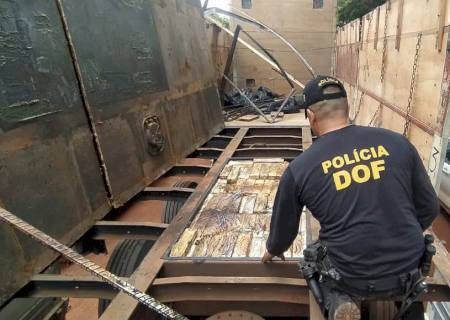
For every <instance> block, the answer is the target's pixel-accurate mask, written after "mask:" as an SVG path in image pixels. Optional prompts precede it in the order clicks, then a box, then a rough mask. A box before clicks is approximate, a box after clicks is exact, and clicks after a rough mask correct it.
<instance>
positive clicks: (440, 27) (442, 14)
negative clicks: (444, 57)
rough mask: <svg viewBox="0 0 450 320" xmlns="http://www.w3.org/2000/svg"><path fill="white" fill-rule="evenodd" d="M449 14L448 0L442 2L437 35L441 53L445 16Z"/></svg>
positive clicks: (437, 46)
mask: <svg viewBox="0 0 450 320" xmlns="http://www.w3.org/2000/svg"><path fill="white" fill-rule="evenodd" d="M446 12H447V0H440V2H439V13H438V30H437V35H436V49H437V50H438V51H439V52H441V51H442V45H443V43H444V33H445V14H446Z"/></svg>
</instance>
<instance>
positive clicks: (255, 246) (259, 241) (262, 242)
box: [248, 235, 266, 258]
mask: <svg viewBox="0 0 450 320" xmlns="http://www.w3.org/2000/svg"><path fill="white" fill-rule="evenodd" d="M265 252H266V238H265V237H263V236H260V235H256V236H254V237H253V239H252V243H251V245H250V252H249V255H248V256H249V257H250V258H261V257H262V256H263V255H264V253H265Z"/></svg>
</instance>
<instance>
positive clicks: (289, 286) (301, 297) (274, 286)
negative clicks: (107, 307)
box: [149, 276, 309, 304]
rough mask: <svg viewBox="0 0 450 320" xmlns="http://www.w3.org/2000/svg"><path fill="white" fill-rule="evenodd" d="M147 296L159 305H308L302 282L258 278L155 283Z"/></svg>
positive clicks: (182, 278) (165, 279) (219, 278)
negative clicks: (175, 303) (191, 303)
mask: <svg viewBox="0 0 450 320" xmlns="http://www.w3.org/2000/svg"><path fill="white" fill-rule="evenodd" d="M149 292H150V294H151V295H153V296H154V297H155V298H156V299H158V300H159V301H161V302H163V303H173V302H179V301H242V302H245V301H247V302H249V301H265V302H283V303H293V304H308V303H309V293H308V287H307V284H306V281H305V280H303V279H289V278H273V277H269V278H262V277H233V276H231V277H204V276H200V277H176V278H164V279H156V280H155V281H154V282H153V284H152V286H151V287H150V291H149Z"/></svg>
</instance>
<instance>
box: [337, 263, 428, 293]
mask: <svg viewBox="0 0 450 320" xmlns="http://www.w3.org/2000/svg"><path fill="white" fill-rule="evenodd" d="M420 278H421V273H420V271H419V269H414V270H412V271H410V272H407V273H403V274H400V275H395V276H388V277H384V278H380V279H376V280H365V279H351V278H345V277H341V278H340V279H339V280H338V281H336V280H333V279H331V281H332V282H333V283H334V285H335V286H336V287H337V288H339V289H342V290H344V291H347V292H349V293H352V294H355V295H358V296H367V297H370V296H378V295H381V296H386V295H388V296H395V295H403V294H405V292H407V291H408V290H409V289H410V288H411V286H412V285H413V284H414V283H415V282H417V281H418V280H419V279H420Z"/></svg>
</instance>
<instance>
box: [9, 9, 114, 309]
mask: <svg viewBox="0 0 450 320" xmlns="http://www.w3.org/2000/svg"><path fill="white" fill-rule="evenodd" d="M0 175H1V177H2V178H1V179H0V205H1V206H3V207H5V208H7V209H8V210H10V211H12V212H14V213H16V214H17V215H18V216H19V217H21V218H22V219H24V220H26V221H28V222H30V223H32V224H33V225H35V226H37V227H38V228H40V229H42V230H44V231H45V232H46V233H48V234H50V235H51V236H53V237H55V238H56V239H58V240H59V241H61V242H64V243H66V244H72V243H73V242H74V241H75V240H76V239H78V238H79V237H80V235H82V234H83V233H84V232H86V231H87V230H88V229H89V228H90V227H91V226H92V225H93V224H94V223H95V221H96V220H98V219H100V218H101V217H102V216H103V215H104V214H105V213H106V212H107V211H108V210H109V204H108V201H107V196H106V191H105V186H104V184H103V181H102V178H101V175H100V170H99V166H98V161H97V157H96V154H95V149H94V145H93V142H92V136H91V133H90V130H89V126H88V122H87V118H86V116H85V114H84V110H83V106H82V102H81V99H80V96H79V93H78V86H77V82H76V77H75V74H74V71H73V66H72V64H71V58H70V54H69V50H68V47H67V45H66V43H65V36H64V31H63V28H62V25H61V19H60V17H59V14H58V10H57V7H56V4H55V2H54V1H45V0H37V1H25V0H19V1H0ZM0 242H1V244H2V250H1V251H0V281H1V283H2V285H1V286H0V305H1V304H3V303H4V302H5V301H6V300H7V299H8V298H9V297H10V296H11V295H12V294H13V293H14V292H15V291H16V290H17V289H19V288H20V287H21V286H23V285H24V284H25V283H26V282H27V281H28V279H29V278H31V276H32V274H33V273H36V272H39V271H41V270H42V269H43V268H44V267H45V266H47V264H48V263H49V262H50V261H52V259H54V258H55V257H56V255H55V254H54V253H52V252H51V251H49V250H47V249H44V248H43V247H41V246H40V245H38V244H37V243H36V242H35V241H34V240H32V239H29V238H27V237H25V236H23V235H22V234H18V233H17V232H16V231H14V230H13V229H11V228H10V227H7V226H6V225H4V224H0Z"/></svg>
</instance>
